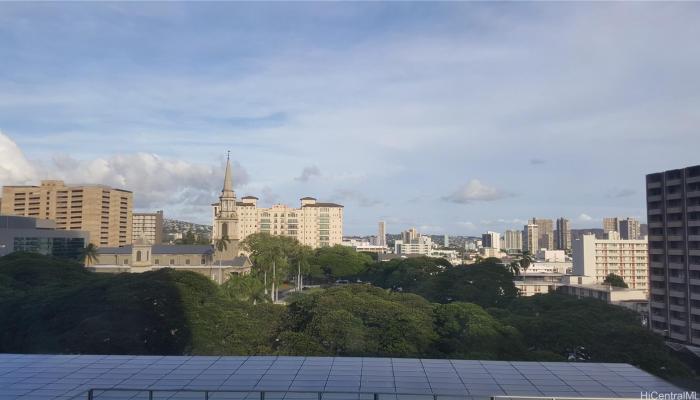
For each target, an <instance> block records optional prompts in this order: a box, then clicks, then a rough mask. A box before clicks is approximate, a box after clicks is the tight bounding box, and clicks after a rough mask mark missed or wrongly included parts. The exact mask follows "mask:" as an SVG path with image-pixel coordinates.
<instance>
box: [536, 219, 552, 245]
mask: <svg viewBox="0 0 700 400" xmlns="http://www.w3.org/2000/svg"><path fill="white" fill-rule="evenodd" d="M530 223H531V224H535V225H537V234H538V237H537V245H538V247H539V248H540V249H547V250H554V223H553V222H552V220H551V219H544V218H533V219H531V220H530Z"/></svg>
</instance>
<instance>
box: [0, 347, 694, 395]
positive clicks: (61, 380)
mask: <svg viewBox="0 0 700 400" xmlns="http://www.w3.org/2000/svg"><path fill="white" fill-rule="evenodd" d="M90 388H128V389H158V390H164V391H166V392H156V396H155V397H154V398H156V399H165V398H177V399H203V398H204V395H203V393H201V392H200V393H193V392H191V393H176V392H175V391H177V390H182V389H185V390H231V391H243V393H228V394H223V393H219V394H212V395H211V396H210V399H224V398H226V399H242V398H255V399H258V398H259V393H257V392H258V391H276V392H275V393H267V395H266V399H276V398H277V399H280V398H306V399H317V397H316V392H350V393H358V392H372V393H404V394H408V393H411V394H416V395H422V396H406V395H402V396H395V395H394V396H388V395H383V396H381V400H386V399H388V398H394V399H395V398H397V397H398V398H415V399H427V398H430V399H432V394H438V395H440V396H439V397H440V400H443V398H454V399H457V398H459V399H467V400H472V399H483V398H488V397H490V396H498V395H501V396H503V395H511V396H559V397H628V398H639V396H640V393H641V392H652V391H656V392H661V393H664V392H679V391H681V389H679V388H677V387H675V386H673V385H671V384H669V383H668V382H666V381H664V380H662V379H660V378H657V377H655V376H653V375H651V374H649V373H646V372H644V371H642V370H640V369H637V368H634V367H632V366H630V365H628V364H601V363H558V362H508V361H474V360H432V359H402V358H366V357H362V358H351V357H275V356H255V357H202V356H192V357H189V356H182V357H171V356H117V355H18V354H0V399H2V400H10V399H12V400H15V399H22V400H30V399H42V400H45V399H49V400H52V399H62V400H68V399H74V398H87V397H86V391H87V390H88V389H90ZM290 392H308V393H306V394H302V393H290ZM366 397H368V398H369V399H371V398H372V395H367V396H358V395H348V394H327V395H324V396H323V399H324V400H326V399H329V400H330V399H341V398H342V399H348V398H352V399H358V398H366ZM131 398H133V399H146V398H148V397H147V393H146V392H98V393H97V396H96V399H131ZM401 400H403V399H401Z"/></svg>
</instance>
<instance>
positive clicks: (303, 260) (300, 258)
mask: <svg viewBox="0 0 700 400" xmlns="http://www.w3.org/2000/svg"><path fill="white" fill-rule="evenodd" d="M312 254H313V250H312V249H311V247H309V246H304V245H299V246H297V249H296V251H295V252H294V259H295V261H296V262H297V279H296V281H297V291H301V290H302V289H303V288H304V273H305V272H306V271H308V268H309V259H310V258H311V255H312Z"/></svg>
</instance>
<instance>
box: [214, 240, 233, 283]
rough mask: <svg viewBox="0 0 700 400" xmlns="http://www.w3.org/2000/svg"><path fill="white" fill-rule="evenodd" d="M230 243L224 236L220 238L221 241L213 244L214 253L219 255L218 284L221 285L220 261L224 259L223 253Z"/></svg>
mask: <svg viewBox="0 0 700 400" xmlns="http://www.w3.org/2000/svg"><path fill="white" fill-rule="evenodd" d="M229 243H231V239H229V238H228V236H226V235H224V236H222V237H221V239H217V240H216V241H215V242H214V246H215V247H216V251H217V252H218V253H219V283H223V282H222V281H223V272H222V269H221V268H222V266H221V263H222V260H223V258H224V254H223V253H224V251H226V250H228V245H229Z"/></svg>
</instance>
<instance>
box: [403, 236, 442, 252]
mask: <svg viewBox="0 0 700 400" xmlns="http://www.w3.org/2000/svg"><path fill="white" fill-rule="evenodd" d="M432 250H433V241H432V239H430V236H418V237H417V238H415V239H411V240H408V241H405V240H397V241H395V242H394V253H396V254H404V255H410V254H421V255H425V256H429V255H430V253H431V251H432Z"/></svg>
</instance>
